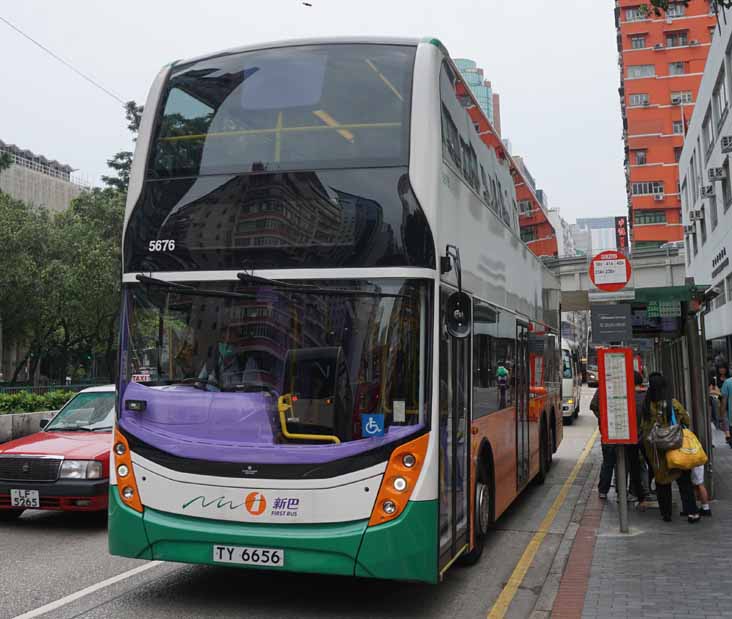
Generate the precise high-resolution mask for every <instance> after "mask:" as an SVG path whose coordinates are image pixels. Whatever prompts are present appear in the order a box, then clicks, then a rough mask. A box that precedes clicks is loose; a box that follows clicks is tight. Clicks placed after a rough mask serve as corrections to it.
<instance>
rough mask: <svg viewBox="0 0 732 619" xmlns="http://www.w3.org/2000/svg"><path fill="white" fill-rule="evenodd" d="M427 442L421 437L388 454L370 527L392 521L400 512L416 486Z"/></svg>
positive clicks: (426, 435) (425, 454) (423, 436)
mask: <svg viewBox="0 0 732 619" xmlns="http://www.w3.org/2000/svg"><path fill="white" fill-rule="evenodd" d="M429 440H430V435H429V434H423V435H422V436H420V437H418V438H415V439H413V440H411V441H409V442H408V443H404V445H400V446H399V447H397V448H396V449H395V450H394V451H393V452H392V453H391V457H390V458H389V463H388V464H387V465H386V471H384V477H383V478H382V481H381V487H380V488H379V494H378V495H377V497H376V502H375V503H374V508H373V510H372V512H371V518H370V520H369V526H370V527H373V526H376V525H379V524H383V523H385V522H389V521H390V520H394V518H397V517H399V515H400V514H401V513H402V511H404V508H405V507H406V506H407V504H408V503H409V498H410V496H411V494H412V492H413V491H414V488H415V487H416V485H417V480H418V479H419V474H420V472H421V470H422V465H423V464H424V461H425V458H426V456H427V446H428V445H429Z"/></svg>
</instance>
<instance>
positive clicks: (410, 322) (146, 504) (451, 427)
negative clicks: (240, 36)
mask: <svg viewBox="0 0 732 619" xmlns="http://www.w3.org/2000/svg"><path fill="white" fill-rule="evenodd" d="M511 166H512V161H511V159H510V156H509V155H508V154H507V153H506V152H505V150H504V149H503V146H502V144H501V142H500V140H499V139H497V136H496V134H495V132H494V131H493V130H492V128H491V127H490V124H489V123H488V121H487V120H486V119H485V117H484V116H483V115H482V112H480V108H479V107H478V106H477V104H476V102H475V100H474V99H473V98H472V95H471V94H470V91H469V90H468V89H467V87H466V85H465V84H464V83H463V82H462V80H461V78H460V76H459V74H458V72H457V70H456V68H455V66H454V64H453V62H452V61H451V59H450V58H449V56H448V54H447V51H446V50H445V48H444V47H443V46H442V45H441V44H440V43H439V42H438V41H437V40H434V39H432V40H413V39H369V38H354V39H333V40H307V41H293V42H281V43H272V44H264V45H256V46H251V47H245V48H241V49H235V50H229V51H225V52H220V53H216V54H211V55H208V56H205V57H201V58H195V59H192V60H185V61H178V62H175V63H173V64H171V65H169V66H166V67H165V68H164V69H163V70H162V71H161V72H160V74H159V75H158V77H157V79H156V80H155V82H154V84H153V86H152V89H151V91H150V94H149V97H148V100H147V103H146V105H145V111H144V115H143V118H142V123H141V127H140V134H139V139H138V142H137V148H136V152H135V157H134V162H133V166H132V175H131V179H130V187H129V194H128V202H127V209H126V214H125V222H124V226H125V228H124V241H123V251H124V256H123V262H124V269H123V271H124V272H123V294H122V311H121V335H120V351H121V352H120V377H119V384H118V385H117V389H118V410H117V419H116V426H115V438H114V444H113V448H112V458H113V463H114V466H113V467H112V468H113V471H112V475H111V479H110V514H109V547H110V551H111V552H112V554H116V555H122V556H127V557H137V558H147V559H158V560H164V561H179V562H189V563H205V564H223V565H235V566H242V567H246V568H258V569H262V568H267V569H272V570H283V571H297V572H318V573H328V574H344V575H355V576H366V577H379V578H393V579H405V580H416V581H425V582H431V583H434V582H438V581H439V580H440V578H441V576H442V575H443V574H444V573H445V571H446V570H447V568H448V567H449V566H450V565H452V564H453V563H454V562H455V561H456V560H457V559H461V560H463V561H465V562H474V561H476V560H477V559H478V558H479V556H480V552H481V549H482V547H483V541H484V539H485V537H486V535H487V534H488V530H489V528H490V526H491V525H492V523H493V522H495V521H496V519H498V518H499V517H500V516H501V514H502V513H503V512H504V511H505V510H506V509H507V507H508V506H509V505H510V504H511V502H512V501H513V500H514V499H515V498H516V497H517V496H518V494H519V493H520V492H521V491H522V490H523V489H524V488H525V487H526V486H527V485H528V484H529V483H530V482H531V481H532V480H535V481H538V482H540V481H543V479H544V477H545V475H546V473H547V470H548V469H549V466H550V465H551V461H552V454H553V453H554V451H555V450H556V448H557V445H558V444H559V442H560V441H561V438H562V415H561V409H560V402H559V389H560V378H559V376H560V357H559V351H560V348H559V337H558V332H557V327H558V322H559V303H558V301H559V285H558V282H557V280H556V278H554V277H553V276H552V275H550V273H549V272H548V271H547V270H546V269H545V268H544V267H543V266H542V265H541V263H540V261H539V260H537V258H536V257H535V256H534V255H533V254H532V253H531V251H529V249H528V248H527V247H526V245H525V244H524V243H523V242H522V241H521V239H520V235H519V230H518V221H517V219H518V218H517V211H516V200H515V190H514V183H513V179H512V176H511Z"/></svg>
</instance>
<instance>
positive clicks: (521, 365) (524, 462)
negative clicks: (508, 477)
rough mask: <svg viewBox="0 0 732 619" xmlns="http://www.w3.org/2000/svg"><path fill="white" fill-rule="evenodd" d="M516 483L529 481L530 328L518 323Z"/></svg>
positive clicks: (520, 483) (521, 485)
mask: <svg viewBox="0 0 732 619" xmlns="http://www.w3.org/2000/svg"><path fill="white" fill-rule="evenodd" d="M514 385H515V389H516V397H515V400H514V401H515V402H516V476H517V479H516V484H517V487H518V489H519V490H521V489H522V488H523V487H524V486H525V485H526V483H527V482H528V481H529V471H530V464H531V462H530V460H531V451H530V449H529V328H528V326H527V325H525V324H521V323H517V324H516V371H515V373H514Z"/></svg>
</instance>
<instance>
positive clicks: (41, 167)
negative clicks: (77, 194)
mask: <svg viewBox="0 0 732 619" xmlns="http://www.w3.org/2000/svg"><path fill="white" fill-rule="evenodd" d="M2 153H5V154H8V155H10V156H11V157H12V159H13V163H15V165H18V166H21V167H23V168H28V169H29V170H33V171H34V172H40V173H41V174H45V175H46V176H51V177H53V178H58V179H61V180H63V181H66V182H68V183H73V184H74V185H79V186H80V187H84V188H87V189H88V188H90V187H91V183H90V182H89V181H88V179H86V178H84V177H82V176H80V175H76V174H74V175H72V174H71V173H70V172H68V171H66V170H61V169H59V168H56V167H54V166H50V165H47V164H45V163H41V162H40V161H34V160H33V159H29V158H28V157H23V156H22V155H18V154H17V153H15V152H13V151H12V150H10V149H8V148H2V147H0V154H2Z"/></svg>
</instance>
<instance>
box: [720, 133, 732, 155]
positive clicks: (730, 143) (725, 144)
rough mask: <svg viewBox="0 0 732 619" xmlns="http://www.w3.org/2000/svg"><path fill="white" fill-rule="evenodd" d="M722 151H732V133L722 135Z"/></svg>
mask: <svg viewBox="0 0 732 619" xmlns="http://www.w3.org/2000/svg"><path fill="white" fill-rule="evenodd" d="M722 152H723V153H732V135H723V136H722Z"/></svg>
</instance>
